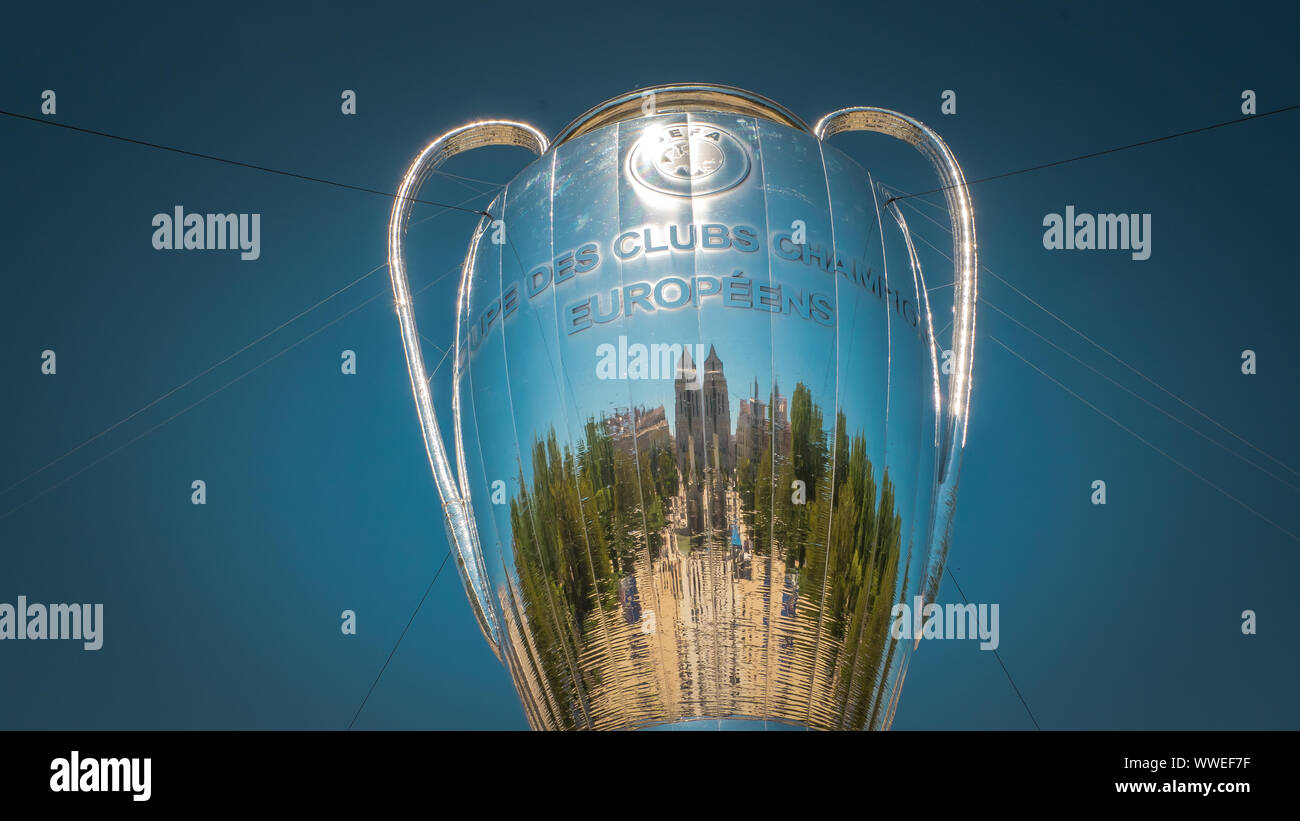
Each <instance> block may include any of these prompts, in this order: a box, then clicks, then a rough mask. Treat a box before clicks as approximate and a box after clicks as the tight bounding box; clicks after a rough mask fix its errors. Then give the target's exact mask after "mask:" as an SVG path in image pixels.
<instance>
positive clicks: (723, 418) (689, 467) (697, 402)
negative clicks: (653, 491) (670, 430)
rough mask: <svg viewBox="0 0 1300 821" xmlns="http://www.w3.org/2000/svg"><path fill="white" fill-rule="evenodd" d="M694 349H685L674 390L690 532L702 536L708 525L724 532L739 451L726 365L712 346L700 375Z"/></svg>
mask: <svg viewBox="0 0 1300 821" xmlns="http://www.w3.org/2000/svg"><path fill="white" fill-rule="evenodd" d="M690 347H691V346H689V345H687V346H684V349H683V351H682V358H681V361H680V363H679V364H678V368H677V378H676V380H675V383H674V386H673V387H674V391H675V394H676V399H675V402H674V410H675V415H676V419H675V421H676V426H675V438H676V444H677V468H678V470H679V471H681V476H682V485H683V491H684V492H685V495H686V522H685V525H686V529H687V530H689V531H691V532H694V533H700V532H702V530H703V527H702V526H703V524H704V522H705V520H706V519H707V520H708V521H709V522H711V523H712V524H713V526H715V527H723V526H725V523H726V502H725V495H724V494H725V490H726V487H727V486H728V484H729V482H730V479H731V475H732V471H733V470H734V467H735V466H734V464H733V461H734V455H735V451H734V449H733V447H732V442H731V397H730V394H728V392H727V376H726V373H725V372H724V369H723V365H722V360H721V359H720V358H719V357H718V352H717V350H716V349H715V348H714V347H713V346H712V345H710V346H709V355H708V356H707V357H705V359H704V363H703V373H702V374H700V373H697V370H696V368H697V365H696V363H695V362H694V361H693V360H692V358H691V354H690ZM706 490H707V492H706ZM706 503H707V504H706Z"/></svg>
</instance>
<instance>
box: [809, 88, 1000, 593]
mask: <svg viewBox="0 0 1300 821" xmlns="http://www.w3.org/2000/svg"><path fill="white" fill-rule="evenodd" d="M842 131H874V132H877V133H879V134H888V135H889V136H891V137H896V138H898V139H900V140H903V141H904V142H907V143H910V144H911V145H912V146H913V147H914V148H916V150H918V151H920V152H921V153H922V154H924V155H925V157H926V159H928V160H929V161H930V163H931V164H932V165H933V166H934V170H935V171H936V172H937V173H938V174H939V180H940V182H941V183H942V185H943V192H944V196H945V197H946V198H947V201H948V219H949V221H950V223H951V225H952V243H953V253H952V259H953V265H954V268H955V270H954V271H953V343H952V347H953V358H954V362H953V369H952V372H951V373H950V375H949V377H948V406H947V408H946V413H945V414H943V415H942V416H941V420H942V421H941V428H940V439H939V455H940V463H939V470H938V473H937V482H938V495H937V497H936V500H935V513H934V516H935V521H934V525H933V530H932V538H933V539H934V542H933V544H932V545H931V547H932V548H937V550H935V551H934V553H933V556H932V559H931V563H930V566H929V568H928V570H927V577H928V578H927V582H926V587H927V590H926V593H925V598H926V599H927V600H931V601H932V600H933V599H934V596H935V594H936V593H937V592H938V586H939V576H940V575H941V574H942V572H943V565H944V561H945V559H946V558H947V555H948V543H949V538H950V536H951V529H952V509H953V501H954V500H955V498H956V493H957V474H958V473H959V469H960V467H961V452H962V448H963V447H965V445H966V423H967V419H968V416H969V413H970V390H971V371H972V365H973V356H974V346H975V300H976V298H977V295H978V294H977V278H978V264H977V262H976V254H975V214H974V209H973V208H972V207H971V199H970V191H969V190H968V189H967V186H966V177H965V175H963V174H962V170H961V166H959V165H958V164H957V159H956V158H955V157H953V154H952V150H951V149H949V148H948V144H947V143H945V142H944V141H943V138H942V137H940V136H939V135H938V134H936V133H935V132H934V131H933V130H932V129H931V128H930V127H929V126H927V125H926V124H925V123H922V122H921V121H919V120H916V119H913V118H912V117H908V116H907V115H906V114H900V113H898V112H897V111H890V110H889V109H886V108H874V107H870V106H859V107H854V108H842V109H840V110H839V111H832V112H831V113H830V114H827V115H826V116H825V117H822V118H821V120H820V121H818V123H817V125H816V126H815V127H814V128H813V133H814V134H816V135H817V138H818V139H820V140H825V139H827V138H829V137H832V136H834V135H836V134H839V133H840V132H842ZM886 205H888V203H886ZM895 209H897V206H895ZM895 217H896V218H897V219H898V221H899V225H900V226H901V227H902V229H903V233H904V236H905V238H906V239H907V243H908V248H909V253H911V254H912V257H913V262H915V252H914V250H913V249H912V244H911V237H910V235H908V233H907V224H906V222H905V221H904V220H902V218H901V217H902V214H901V213H896V214H895ZM933 332H934V329H933V327H931V329H930V333H931V334H933ZM931 356H932V357H933V348H932V354H931Z"/></svg>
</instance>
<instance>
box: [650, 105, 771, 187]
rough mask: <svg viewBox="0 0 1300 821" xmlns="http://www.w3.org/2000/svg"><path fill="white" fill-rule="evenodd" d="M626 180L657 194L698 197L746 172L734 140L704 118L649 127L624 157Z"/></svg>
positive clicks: (745, 154) (743, 154)
mask: <svg viewBox="0 0 1300 821" xmlns="http://www.w3.org/2000/svg"><path fill="white" fill-rule="evenodd" d="M627 163H628V172H629V173H630V174H631V175H632V179H634V180H636V181H637V182H638V183H640V184H641V185H644V186H645V187H646V188H649V189H650V190H652V191H657V192H659V193H660V194H672V195H673V196H677V197H699V196H704V195H707V194H716V193H718V192H719V191H726V190H727V189H730V188H734V187H736V186H737V185H739V184H740V183H741V182H742V181H743V180H744V179H745V177H747V176H748V175H749V166H750V163H749V153H748V152H747V151H746V150H745V147H744V145H742V144H741V142H740V140H737V139H736V138H735V137H733V136H731V134H729V133H727V132H726V131H724V130H722V129H721V128H718V127H717V126H715V125H710V124H708V123H673V124H672V125H666V126H660V127H652V128H649V129H647V130H646V132H645V133H644V134H643V135H642V136H641V139H639V140H637V143H636V146H635V147H633V149H632V153H631V154H630V155H629V156H628V161H627Z"/></svg>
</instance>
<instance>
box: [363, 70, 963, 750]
mask: <svg viewBox="0 0 1300 821" xmlns="http://www.w3.org/2000/svg"><path fill="white" fill-rule="evenodd" d="M842 131H876V132H881V133H885V134H889V135H892V136H894V137H897V138H899V139H902V140H905V141H907V142H909V143H911V144H912V145H913V146H915V147H916V148H917V149H918V150H920V151H921V152H922V153H923V154H924V155H925V156H926V157H928V158H929V159H930V161H931V162H932V163H933V164H934V167H935V169H936V170H937V171H938V174H939V178H940V181H941V182H942V186H943V190H944V192H945V193H946V195H947V202H948V209H949V214H950V218H951V224H952V234H953V259H954V260H955V261H956V271H955V276H954V281H953V288H952V295H953V306H952V317H951V318H952V343H951V351H952V353H951V355H950V356H948V357H942V356H941V352H940V351H939V349H938V347H937V343H936V335H935V322H934V320H933V318H932V311H931V306H930V303H929V300H928V297H927V293H926V287H925V281H924V279H923V277H922V272H921V270H920V266H919V265H918V263H917V259H916V254H915V250H914V248H913V247H912V244H911V238H910V236H909V234H908V231H907V225H906V224H905V222H904V220H903V218H902V215H901V213H900V212H899V211H898V207H897V205H896V204H890V203H888V201H887V198H886V197H885V196H883V195H882V193H881V192H880V190H879V188H878V186H877V185H876V184H875V182H874V180H873V178H872V176H871V175H870V174H869V173H868V172H867V171H866V170H864V169H863V168H862V167H861V166H860V165H858V164H857V163H856V162H854V161H853V160H851V159H850V158H849V157H847V156H846V155H845V154H843V153H841V152H840V151H839V150H837V149H836V148H834V147H833V146H831V145H829V144H828V143H827V140H828V139H829V138H830V137H831V136H833V135H835V134H838V133H840V132H842ZM487 145H514V146H522V147H525V148H528V149H530V150H532V151H533V152H535V153H536V154H537V155H538V159H537V160H535V161H534V162H532V163H531V164H530V165H529V166H528V167H527V168H525V169H524V170H523V171H521V172H520V173H519V174H518V175H517V176H516V177H515V178H514V179H513V180H512V181H511V182H510V183H509V184H508V185H507V186H506V187H505V189H504V190H503V191H502V192H501V194H500V195H499V196H498V197H497V198H496V199H495V201H494V202H493V203H492V204H491V205H490V206H489V207H488V209H487V213H486V214H485V215H484V216H483V218H482V221H481V223H480V224H479V226H478V229H477V230H476V231H475V233H474V236H473V238H472V239H471V241H470V245H469V252H468V254H467V256H466V258H465V263H464V269H463V273H462V277H461V282H460V290H459V297H458V306H457V323H456V337H455V358H454V375H453V388H452V395H451V412H452V417H451V418H452V420H453V424H454V428H453V430H452V441H453V443H454V446H455V450H454V461H453V457H452V456H451V455H449V452H448V449H447V446H446V445H445V444H444V440H443V435H442V433H441V431H440V428H439V424H438V421H437V416H436V414H435V409H434V400H433V396H432V388H431V386H430V377H429V373H428V372H427V370H426V366H425V362H424V359H423V357H422V354H421V347H420V342H419V335H418V332H417V330H416V323H415V316H414V312H413V306H412V302H411V290H410V286H409V283H408V280H407V274H406V267H405V250H404V238H405V234H406V228H407V224H408V221H409V218H410V213H411V207H412V205H413V200H414V198H415V197H416V196H417V193H418V191H419V188H420V186H421V184H422V183H423V182H424V180H425V179H426V178H427V177H428V176H429V174H430V173H432V172H433V171H434V169H436V168H437V167H438V166H439V165H440V164H441V163H442V162H443V161H444V160H446V159H447V158H449V157H452V156H454V155H456V154H459V153H461V152H464V151H468V150H469V149H472V148H478V147H480V146H487ZM388 264H389V272H390V274H391V276H392V282H393V293H394V295H395V297H396V301H397V313H398V316H399V318H400V323H401V332H402V341H403V343H404V345H405V349H406V361H407V366H408V368H409V371H410V377H411V388H412V391H413V392H414V395H415V403H416V409H417V411H418V414H419V419H420V425H421V428H422V430H423V434H424V444H425V448H426V449H427V451H428V454H429V462H430V464H431V465H432V467H433V475H434V478H435V480H436V483H437V487H438V493H439V494H440V496H441V497H442V505H443V510H444V512H445V515H446V521H447V529H448V532H449V534H450V540H451V544H452V548H453V550H454V551H455V555H456V559H457V564H458V566H459V568H460V572H461V576H462V578H463V580H464V583H465V588H466V590H467V592H468V594H469V600H470V603H471V605H472V607H473V609H474V613H475V615H476V617H477V619H478V621H479V624H480V625H481V627H482V629H483V633H484V635H485V636H486V637H487V639H488V641H489V642H490V643H491V645H492V648H493V650H494V651H495V652H496V653H497V655H498V656H499V657H500V658H501V660H502V661H503V662H504V664H505V665H506V667H507V668H508V669H509V671H510V675H511V677H512V678H513V679H514V683H515V686H516V688H517V689H518V692H519V697H520V700H521V701H522V703H523V707H524V711H525V712H526V714H527V716H528V720H529V722H530V723H531V724H532V726H533V727H535V728H539V729H541V728H545V729H587V728H594V729H607V728H632V727H644V726H650V725H661V724H676V723H681V722H689V721H692V720H695V719H705V718H708V719H736V720H757V721H771V722H780V723H786V724H794V725H800V726H805V727H811V728H826V729H857V728H886V727H888V726H889V725H890V723H891V721H892V719H893V715H894V711H895V709H896V708H897V705H898V696H899V692H900V689H901V685H902V682H903V679H904V676H905V674H906V670H907V662H908V659H909V658H910V655H911V651H912V650H913V649H914V648H915V641H914V640H910V639H895V638H893V637H892V636H891V631H890V626H891V612H892V610H893V608H894V605H896V604H899V603H907V604H909V605H911V604H912V603H913V601H914V597H915V596H921V597H923V599H924V600H925V601H926V602H929V601H931V600H932V599H933V597H934V593H935V591H936V590H937V587H938V582H939V577H940V575H941V573H942V570H943V564H944V559H945V557H946V555H947V548H948V537H949V531H950V525H951V521H952V511H953V504H954V500H955V494H956V489H957V474H958V468H959V464H960V457H961V452H962V448H963V446H964V440H965V435H966V419H967V412H968V407H969V401H970V387H971V365H972V343H973V340H974V333H975V299H976V260H975V227H974V222H973V215H972V210H971V201H970V196H969V193H968V191H967V188H966V184H965V180H964V178H963V176H962V172H961V169H960V168H959V167H958V166H957V162H956V160H955V159H954V158H953V155H952V152H951V151H949V149H948V147H947V145H945V144H944V142H943V140H942V139H940V138H939V136H938V135H937V134H935V133H934V132H933V131H931V130H930V129H929V128H927V127H926V126H925V125H924V124H922V123H920V122H918V121H916V120H914V119H912V118H910V117H907V116H904V115H902V114H898V113H896V112H893V111H888V110H885V109H880V108H865V107H864V108H847V109H843V110H841V111H836V112H833V113H831V114H828V115H827V116H825V117H823V118H822V120H821V121H820V122H818V123H817V125H816V126H814V127H812V128H810V127H808V126H807V125H806V124H805V123H804V122H803V121H801V120H800V119H799V118H798V117H796V116H795V115H794V114H792V113H791V112H790V111H788V110H787V109H785V108H784V107H782V106H780V105H778V104H776V103H774V102H772V101H770V100H767V99H764V98H762V97H759V96H757V95H755V94H751V93H749V92H745V91H741V90H739V89H735V88H728V87H724V86H715V85H669V86H661V87H657V88H651V89H645V90H642V91H638V92H634V93H631V94H627V95H625V96H622V97H618V98H616V99H613V100H610V101H608V102H606V103H604V104H602V105H600V106H597V107H596V108H594V109H592V110H591V111H589V112H587V113H586V114H584V115H583V116H582V117H580V118H578V119H577V120H576V121H574V122H573V123H572V124H570V125H569V126H568V127H566V128H565V129H564V130H562V131H561V132H560V133H559V135H558V136H557V137H556V138H555V140H554V141H548V140H547V138H546V137H545V136H543V135H542V134H541V133H540V132H539V131H538V130H537V129H535V128H532V127H531V126H528V125H525V124H523V123H518V122H510V121H505V120H491V121H484V122H476V123H471V124H469V125H466V126H463V127H461V128H458V129H455V130H453V131H449V132H448V133H446V134H444V135H443V136H441V137H439V138H438V139H436V140H434V141H433V142H432V143H430V144H429V145H428V147H426V148H425V149H424V150H423V151H422V152H420V154H419V155H418V156H417V157H416V158H415V161H414V162H412V164H411V166H410V169H409V170H408V171H407V172H406V176H405V177H404V178H403V180H402V184H401V188H400V190H399V192H398V195H397V199H396V200H395V202H394V205H393V213H392V219H391V223H390V225H389V237H388ZM940 293H944V291H940ZM947 313H948V312H947V311H946V310H942V311H937V314H938V316H939V317H940V318H941V319H942V320H943V322H944V324H946V322H947V319H948V317H947V316H946V315H947ZM941 365H943V367H941ZM941 370H942V371H943V375H942V376H941ZM726 726H739V725H732V724H730V723H728V724H727V725H726Z"/></svg>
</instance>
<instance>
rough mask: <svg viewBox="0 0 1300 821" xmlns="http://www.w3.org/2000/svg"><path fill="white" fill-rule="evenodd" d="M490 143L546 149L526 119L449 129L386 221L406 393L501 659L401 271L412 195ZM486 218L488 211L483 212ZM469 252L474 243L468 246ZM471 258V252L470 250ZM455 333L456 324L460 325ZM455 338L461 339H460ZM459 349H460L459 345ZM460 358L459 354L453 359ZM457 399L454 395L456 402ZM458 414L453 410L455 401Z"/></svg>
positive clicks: (477, 606) (465, 491) (424, 154)
mask: <svg viewBox="0 0 1300 821" xmlns="http://www.w3.org/2000/svg"><path fill="white" fill-rule="evenodd" d="M488 145H514V146H519V147H521V148H527V149H529V150H530V151H532V152H534V153H535V154H537V155H538V156H541V155H542V154H544V153H546V149H547V148H548V147H549V143H548V142H547V139H546V137H545V135H543V134H542V132H540V131H538V130H537V129H536V128H533V127H532V126H531V125H528V124H526V123H519V122H513V121H510V120H483V121H480V122H474V123H469V124H467V125H463V126H461V127H460V128H455V129H452V130H451V131H448V132H447V133H446V134H443V135H442V136H441V137H439V138H438V139H436V140H434V141H433V142H431V143H429V144H428V145H427V146H425V148H424V150H423V151H421V152H420V153H419V154H418V155H417V156H416V157H415V159H414V160H413V161H412V162H411V166H410V167H409V168H408V169H406V174H405V175H403V176H402V184H401V186H400V187H399V188H398V190H397V194H396V196H395V198H394V199H393V213H392V216H391V217H390V218H389V221H388V274H389V277H390V279H391V280H392V282H393V297H394V298H395V300H396V302H397V316H398V319H399V320H400V322H401V329H402V347H403V348H404V349H405V351H406V370H407V373H408V374H410V377H411V391H412V393H413V394H414V395H415V407H416V411H417V413H418V414H419V417H420V431H421V433H422V434H423V436H424V449H425V452H426V453H427V454H428V456H429V466H430V467H431V468H432V469H433V479H434V483H435V484H436V485H437V487H438V496H439V497H440V498H441V500H442V510H443V516H444V518H445V522H446V525H447V538H448V541H449V542H450V543H451V546H452V547H454V548H455V550H456V553H457V557H456V558H457V562H456V564H457V567H458V568H459V569H460V573H461V580H462V581H463V582H464V583H465V589H466V591H467V592H468V593H469V599H470V603H471V605H473V608H474V615H475V616H476V617H477V619H478V621H479V627H481V628H482V630H483V634H484V636H485V637H486V638H487V640H488V642H489V643H490V644H491V645H492V649H493V651H495V652H496V653H497V655H498V657H499V656H500V654H501V650H500V644H499V641H498V635H499V625H498V624H497V623H496V622H497V620H496V618H495V617H494V616H493V613H494V612H495V608H493V607H492V600H491V598H490V595H489V590H488V587H487V576H486V568H485V567H484V563H483V552H482V549H481V547H480V545H479V540H478V530H477V528H476V527H475V525H474V515H473V511H472V510H471V509H470V499H469V486H468V484H467V483H466V481H465V477H464V470H463V467H462V469H461V470H460V471H459V474H460V476H459V480H458V479H457V476H456V475H454V474H453V472H452V468H451V463H450V461H449V460H448V458H447V447H446V445H445V444H444V443H443V440H442V432H441V431H440V429H439V427H438V418H437V416H436V414H435V413H434V408H433V392H432V389H431V387H430V385H429V376H428V374H427V373H426V370H425V366H424V354H423V352H422V350H421V348H420V337H419V332H418V331H417V330H416V326H415V311H414V306H413V305H412V304H411V287H410V283H409V282H408V281H407V277H406V229H407V226H408V225H409V223H410V219H411V209H412V207H413V206H414V205H415V196H416V194H417V193H418V192H419V190H420V187H421V186H423V185H424V183H425V181H426V180H427V179H428V178H429V175H431V174H432V173H433V172H434V171H435V170H437V168H438V166H440V165H442V164H443V163H444V162H445V161H446V160H448V159H450V158H451V157H454V156H456V155H457V154H461V153H464V152H466V151H470V150H472V149H475V148H481V147H483V146H488ZM483 216H484V217H485V218H486V217H488V216H490V215H489V214H487V213H486V212H484V214H483ZM471 252H472V248H471ZM471 256H472V253H471ZM471 261H472V260H471V258H470V257H467V258H466V260H465V264H464V267H462V269H461V286H460V288H459V293H458V296H457V312H456V316H457V320H456V321H457V323H458V324H459V322H460V313H461V309H462V308H463V307H464V305H463V302H464V300H465V299H466V297H467V294H466V292H465V276H464V273H465V271H466V270H467V269H468V266H469V264H470V262H471ZM457 332H458V333H457V336H459V327H458V328H457ZM457 343H458V340H457ZM457 354H458V355H459V351H457ZM457 362H459V359H458V360H457ZM453 401H454V400H453ZM453 410H454V411H456V412H458V410H459V409H458V408H455V407H453ZM455 424H456V430H455V434H456V450H457V453H458V454H459V453H461V451H462V448H461V438H460V420H459V419H456V423H455Z"/></svg>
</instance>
